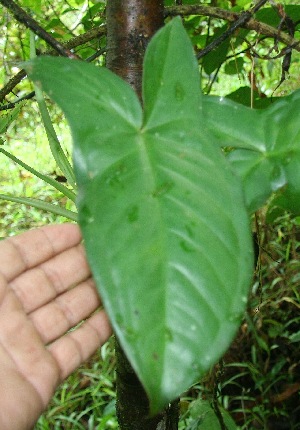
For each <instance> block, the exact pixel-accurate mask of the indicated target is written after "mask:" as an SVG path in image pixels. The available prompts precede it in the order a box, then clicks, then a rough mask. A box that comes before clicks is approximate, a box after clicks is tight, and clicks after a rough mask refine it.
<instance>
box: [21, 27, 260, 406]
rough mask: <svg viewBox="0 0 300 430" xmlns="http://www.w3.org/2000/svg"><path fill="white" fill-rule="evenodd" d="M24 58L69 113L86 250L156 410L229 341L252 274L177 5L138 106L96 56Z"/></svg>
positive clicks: (245, 232)
mask: <svg viewBox="0 0 300 430" xmlns="http://www.w3.org/2000/svg"><path fill="white" fill-rule="evenodd" d="M27 70H28V72H29V74H30V76H31V78H32V79H33V80H35V81H37V82H40V84H41V86H42V88H43V89H44V90H45V91H46V92H47V93H48V94H49V95H50V96H51V97H52V98H53V99H54V100H55V101H56V102H57V103H58V104H59V105H60V106H61V107H62V109H63V110H64V112H65V114H66V116H67V118H68V120H69V123H70V126H71V129H72V133H73V138H74V163H75V173H76V177H77V181H78V188H79V194H78V209H79V219H80V225H81V228H82V231H83V235H84V239H85V245H86V249H87V254H88V259H89V262H90V265H91V268H92V271H93V274H94V277H95V279H96V282H97V285H98V289H99V291H100V294H101V296H102V298H103V301H104V304H105V308H106V310H107V312H108V314H109V317H110V319H111V321H112V324H113V326H114V329H115V331H116V334H117V336H118V338H119V340H120V342H121V344H122V346H123V348H124V350H125V352H126V354H127V356H128V358H129V360H130V362H131V364H132V366H133V367H134V369H135V370H136V372H137V374H138V376H139V378H140V379H141V381H142V383H143V384H144V386H145V388H146V390H147V393H148V395H149V397H150V400H151V407H152V412H157V411H158V410H159V409H160V408H162V407H163V406H164V405H165V404H166V403H168V402H169V401H171V400H172V399H174V398H175V397H177V396H178V395H180V393H181V392H182V391H184V390H186V389H187V388H188V387H189V386H190V385H191V384H193V383H194V382H196V381H197V380H198V378H199V377H200V375H201V374H203V372H205V371H206V370H207V369H208V368H209V367H210V366H211V365H212V364H213V363H214V362H215V361H216V360H217V359H218V358H219V357H220V355H221V354H223V353H224V351H225V350H226V349H227V347H228V345H229V343H230V341H231V340H232V338H233V336H234V334H235V332H236V330H237V327H238V325H239V322H240V319H241V316H242V313H243V311H244V307H245V303H246V300H247V290H248V286H249V282H250V279H251V275H252V264H253V262H252V244H251V234H250V230H249V223H248V216H247V213H246V210H245V207H244V203H243V195H242V190H241V184H240V182H239V180H238V179H237V178H236V177H235V176H234V175H233V174H232V172H231V169H230V168H229V164H228V163H227V161H226V160H225V158H224V157H223V155H222V154H221V152H220V150H219V148H216V145H215V144H214V143H213V141H212V136H211V135H209V134H208V133H207V131H206V128H205V126H204V125H203V123H202V122H201V118H202V102H201V94H200V83H199V73H198V66H197V63H196V61H195V59H194V55H193V50H192V46H191V43H190V41H189V39H188V37H187V35H186V33H185V31H184V29H183V26H182V24H181V22H180V20H179V19H174V20H173V21H172V22H170V23H169V24H168V25H166V26H165V27H164V28H163V29H162V30H161V31H160V32H158V33H157V35H156V36H155V37H154V38H153V39H152V41H151V42H150V44H149V46H148V49H147V54H146V58H145V63H144V109H145V113H144V117H143V119H142V110H141V107H140V105H139V102H138V100H137V98H136V96H135V94H134V92H133V91H132V90H131V89H130V87H129V86H127V85H126V84H125V83H124V82H122V81H121V80H120V79H119V78H118V77H116V76H114V75H113V74H112V73H110V72H109V71H107V70H105V69H102V68H96V67H94V66H92V65H88V64H85V63H80V62H77V61H71V60H67V59H55V58H42V59H37V60H35V61H34V62H32V63H30V64H29V66H27Z"/></svg>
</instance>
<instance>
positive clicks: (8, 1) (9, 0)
mask: <svg viewBox="0 0 300 430" xmlns="http://www.w3.org/2000/svg"><path fill="white" fill-rule="evenodd" d="M0 3H1V4H2V5H3V6H5V7H6V8H7V9H8V10H9V11H10V12H11V13H12V14H13V16H14V17H15V19H16V20H17V21H19V22H21V23H22V24H25V25H26V27H27V28H30V30H32V31H33V33H34V34H36V35H37V36H39V37H40V38H41V39H43V40H45V42H47V43H48V44H49V45H50V46H51V47H52V48H53V49H55V51H57V52H58V53H59V54H60V55H63V56H64V57H70V58H78V57H77V56H76V55H74V54H73V53H72V52H71V51H70V50H68V49H66V48H65V47H64V46H63V45H62V44H61V43H60V42H58V41H57V40H56V39H55V38H54V37H52V36H51V34H49V33H47V31H45V30H44V29H43V28H42V27H41V26H40V25H39V24H38V23H37V22H36V21H35V20H34V19H33V18H31V16H30V15H28V14H27V13H26V12H25V11H24V10H23V9H22V8H21V7H20V6H18V5H17V4H16V3H15V2H14V1H13V0H0Z"/></svg>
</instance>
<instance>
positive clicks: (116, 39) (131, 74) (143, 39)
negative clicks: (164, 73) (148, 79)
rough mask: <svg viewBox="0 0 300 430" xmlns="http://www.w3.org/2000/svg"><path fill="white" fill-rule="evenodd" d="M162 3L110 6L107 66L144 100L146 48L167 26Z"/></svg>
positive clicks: (135, 0) (126, 0)
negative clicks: (161, 28) (143, 76)
mask: <svg viewBox="0 0 300 430" xmlns="http://www.w3.org/2000/svg"><path fill="white" fill-rule="evenodd" d="M163 23H164V8H163V1H161V0H114V1H109V2H108V4H107V62H106V65H107V67H108V68H109V69H110V70H112V71H113V72H115V73H116V74H117V75H119V76H121V77H122V78H123V79H124V80H125V81H127V82H128V83H129V84H130V85H131V86H132V87H133V88H134V89H135V91H136V93H137V94H138V95H139V96H140V97H141V88H142V68H143V58H144V53H145V49H146V46H147V44H148V42H149V40H150V38H151V37H152V36H153V34H154V33H155V32H156V31H157V30H158V29H159V28H160V27H162V26H163Z"/></svg>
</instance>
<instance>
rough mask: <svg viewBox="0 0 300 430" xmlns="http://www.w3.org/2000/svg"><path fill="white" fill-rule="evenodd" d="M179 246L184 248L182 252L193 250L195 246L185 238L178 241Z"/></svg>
mask: <svg viewBox="0 0 300 430" xmlns="http://www.w3.org/2000/svg"><path fill="white" fill-rule="evenodd" d="M180 247H181V248H182V249H183V250H184V252H195V248H193V247H192V246H191V245H189V243H188V242H186V241H185V240H181V241H180Z"/></svg>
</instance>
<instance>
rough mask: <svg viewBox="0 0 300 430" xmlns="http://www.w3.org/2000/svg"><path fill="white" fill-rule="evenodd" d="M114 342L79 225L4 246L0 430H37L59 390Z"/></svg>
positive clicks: (0, 247)
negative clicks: (97, 351) (83, 244)
mask: <svg viewBox="0 0 300 430" xmlns="http://www.w3.org/2000/svg"><path fill="white" fill-rule="evenodd" d="M82 320H84V322H83V324H81V325H79V327H78V328H76V329H75V330H72V331H69V330H70V328H73V327H76V325H77V324H78V323H79V322H81V321H82ZM110 335H111V327H110V324H109V321H108V318H107V315H106V313H105V311H104V310H103V309H101V300H100V298H99V295H98V293H97V291H96V288H95V285H94V281H93V279H92V277H91V272H90V268H89V266H88V264H87V261H86V257H85V252H84V248H83V246H82V244H81V234H80V230H79V228H78V226H77V225H75V224H61V225H52V226H46V227H41V228H39V229H35V230H31V231H28V232H26V233H23V234H21V235H18V236H14V237H11V238H8V239H5V240H4V241H2V242H0V387H1V388H0V390H1V391H0V429H1V430H27V429H32V428H33V426H34V424H35V422H36V421H37V419H38V418H39V416H40V415H41V413H42V412H43V411H44V410H45V408H46V407H47V405H48V403H49V401H50V399H51V397H52V396H53V394H54V392H55V390H56V388H57V386H58V385H59V384H60V383H61V382H62V381H63V380H64V379H65V378H66V377H67V376H68V375H70V373H72V372H73V371H74V370H75V369H76V368H77V367H78V366H80V365H81V364H82V363H83V362H84V361H86V360H87V359H88V358H89V357H90V356H91V355H92V354H93V353H94V352H95V351H96V350H97V348H99V347H100V346H101V345H103V343H105V342H106V341H107V339H108V338H109V336H110Z"/></svg>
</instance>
